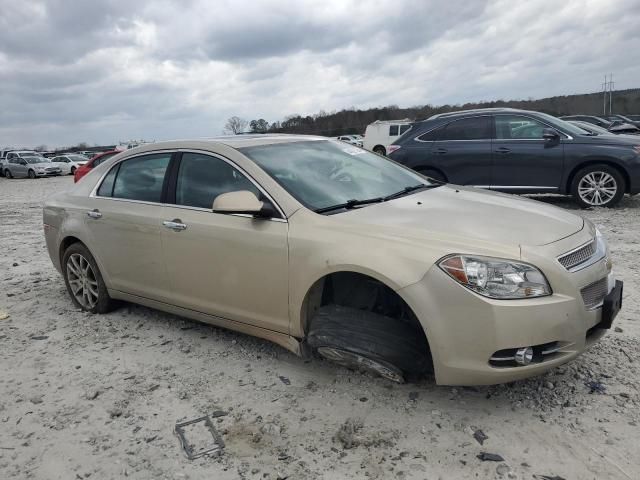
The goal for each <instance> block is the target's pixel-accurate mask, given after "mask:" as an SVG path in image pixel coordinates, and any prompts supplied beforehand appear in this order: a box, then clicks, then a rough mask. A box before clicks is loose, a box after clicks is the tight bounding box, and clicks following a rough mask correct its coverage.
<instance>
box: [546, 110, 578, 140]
mask: <svg viewBox="0 0 640 480" xmlns="http://www.w3.org/2000/svg"><path fill="white" fill-rule="evenodd" d="M537 115H538V116H539V117H540V118H541V119H542V120H544V121H545V122H547V123H548V124H550V125H552V126H554V127H556V128H559V129H560V130H562V131H564V132H567V133H569V134H570V135H588V134H589V132H587V131H586V130H583V129H582V128H580V127H577V126H576V125H572V124H571V123H569V122H567V121H566V120H561V119H559V118H556V117H553V116H551V115H547V114H546V113H537Z"/></svg>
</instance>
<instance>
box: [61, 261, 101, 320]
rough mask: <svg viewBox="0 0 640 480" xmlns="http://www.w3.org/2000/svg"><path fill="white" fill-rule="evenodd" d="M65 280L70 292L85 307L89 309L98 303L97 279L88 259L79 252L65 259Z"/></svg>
mask: <svg viewBox="0 0 640 480" xmlns="http://www.w3.org/2000/svg"><path fill="white" fill-rule="evenodd" d="M67 280H68V282H69V287H70V288H71V293H72V294H73V296H74V297H75V299H76V301H77V302H78V303H79V304H80V305H81V306H82V307H83V308H85V309H87V310H91V309H92V308H93V307H95V306H96V304H97V303H98V280H97V279H96V274H95V272H94V271H93V267H92V266H91V264H90V263H89V261H88V260H87V259H86V258H84V257H83V256H82V255H80V254H79V253H74V254H72V255H71V256H69V258H68V260H67Z"/></svg>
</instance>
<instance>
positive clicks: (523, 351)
mask: <svg viewBox="0 0 640 480" xmlns="http://www.w3.org/2000/svg"><path fill="white" fill-rule="evenodd" d="M531 360H533V348H531V347H526V348H519V349H518V350H516V363H518V364H519V365H529V364H530V363H531Z"/></svg>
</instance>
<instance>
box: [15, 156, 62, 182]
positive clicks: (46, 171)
mask: <svg viewBox="0 0 640 480" xmlns="http://www.w3.org/2000/svg"><path fill="white" fill-rule="evenodd" d="M7 158H8V160H7V163H6V165H5V167H4V176H5V177H7V178H27V177H28V178H38V177H51V176H54V175H60V174H61V170H60V167H56V166H55V165H53V164H52V163H51V162H50V161H49V160H48V159H47V158H44V157H42V156H40V155H34V156H22V157H18V156H8V157H7Z"/></svg>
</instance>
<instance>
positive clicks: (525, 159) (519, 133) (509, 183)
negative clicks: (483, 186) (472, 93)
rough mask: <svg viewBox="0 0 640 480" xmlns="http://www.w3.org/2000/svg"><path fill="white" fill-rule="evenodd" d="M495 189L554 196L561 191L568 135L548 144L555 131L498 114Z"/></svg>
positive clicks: (527, 119)
mask: <svg viewBox="0 0 640 480" xmlns="http://www.w3.org/2000/svg"><path fill="white" fill-rule="evenodd" d="M494 119H495V139H494V141H493V182H492V184H491V188H492V189H494V190H500V191H507V192H509V191H513V192H527V191H530V192H545V191H548V192H554V191H557V190H558V189H559V187H560V181H561V179H562V172H563V168H564V145H563V137H564V135H563V134H561V133H559V135H560V139H558V140H545V139H544V138H543V136H542V135H543V131H544V129H545V128H551V127H549V126H548V125H546V124H544V123H542V122H541V121H539V120H537V119H535V118H533V117H528V116H526V115H519V114H496V115H495V117H494Z"/></svg>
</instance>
